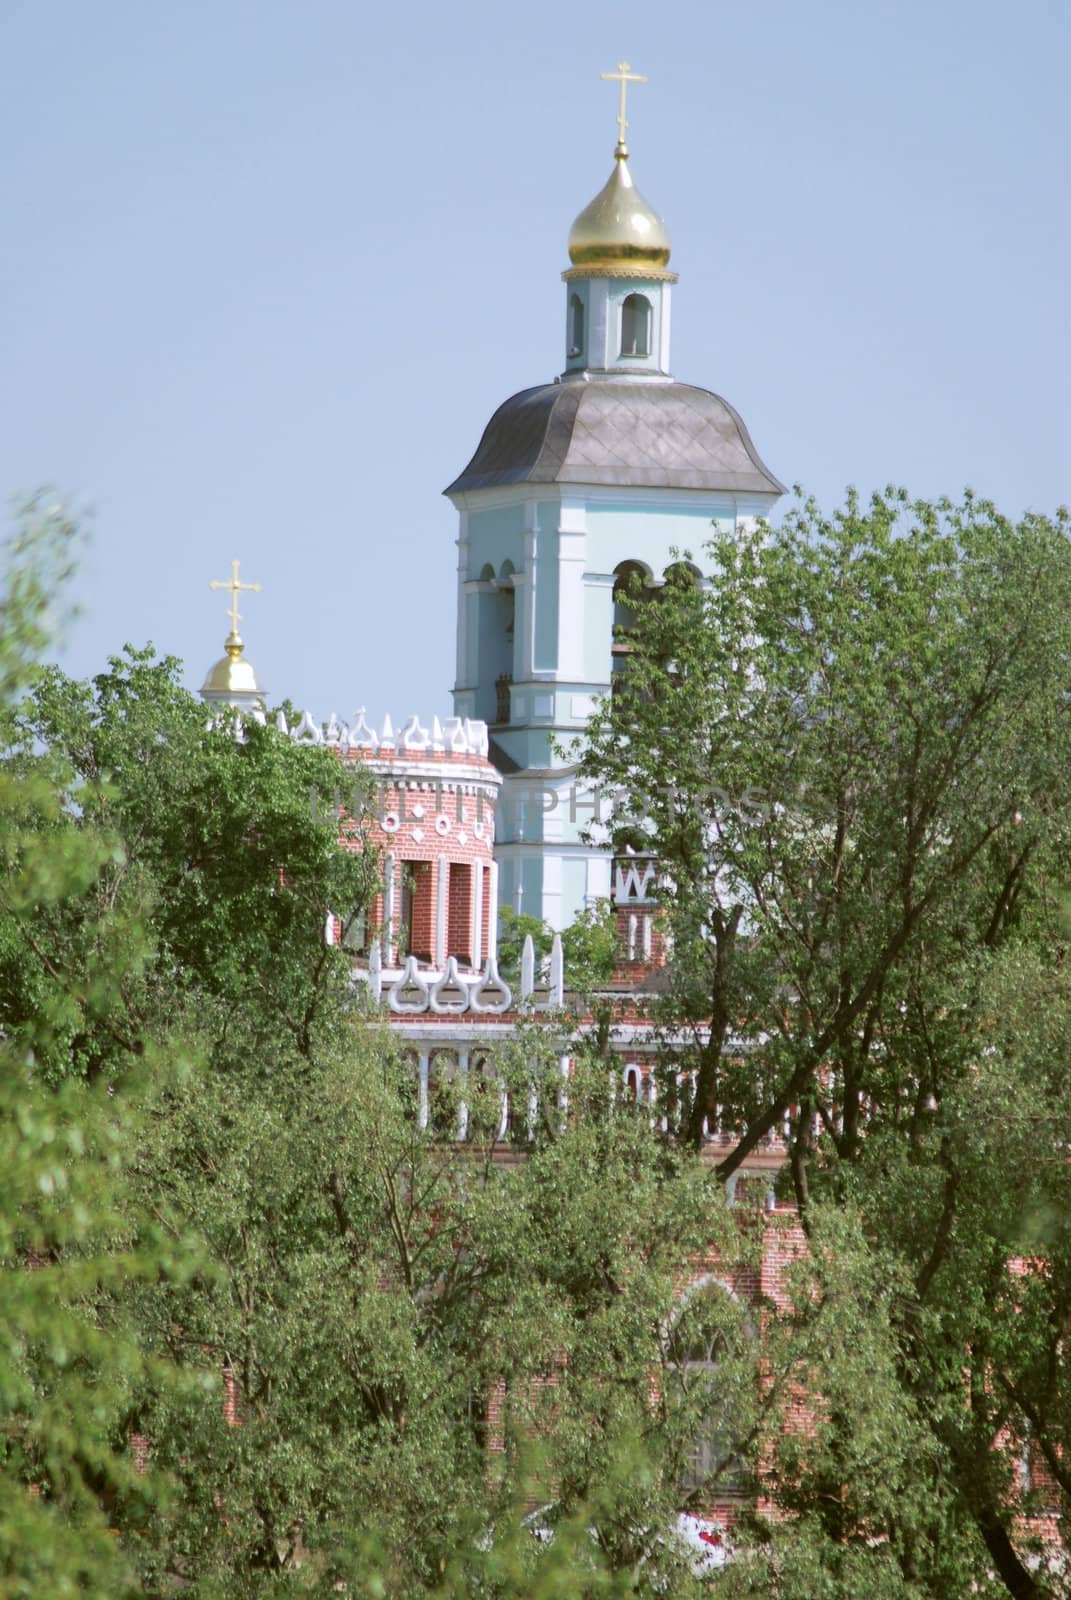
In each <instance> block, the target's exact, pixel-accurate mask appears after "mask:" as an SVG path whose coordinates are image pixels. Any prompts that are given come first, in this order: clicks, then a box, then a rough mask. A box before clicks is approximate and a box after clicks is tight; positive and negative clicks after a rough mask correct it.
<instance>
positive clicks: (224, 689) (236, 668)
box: [201, 633, 261, 694]
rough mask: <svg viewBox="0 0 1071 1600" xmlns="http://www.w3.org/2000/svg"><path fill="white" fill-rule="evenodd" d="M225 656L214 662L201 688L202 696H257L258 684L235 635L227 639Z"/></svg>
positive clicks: (240, 642) (239, 640)
mask: <svg viewBox="0 0 1071 1600" xmlns="http://www.w3.org/2000/svg"><path fill="white" fill-rule="evenodd" d="M226 649H227V654H226V655H225V656H223V658H222V659H221V660H219V661H217V662H216V664H215V666H214V667H213V668H212V670H211V671H210V672H209V674H208V677H207V678H206V679H205V681H204V683H203V684H202V686H201V693H202V694H259V693H260V692H261V691H260V684H259V683H258V682H257V675H256V673H255V672H254V671H253V667H252V663H251V662H249V661H247V660H246V659H245V657H244V656H243V655H242V641H241V639H239V637H238V635H237V634H236V633H232V634H230V635H229V636H228V638H227V645H226Z"/></svg>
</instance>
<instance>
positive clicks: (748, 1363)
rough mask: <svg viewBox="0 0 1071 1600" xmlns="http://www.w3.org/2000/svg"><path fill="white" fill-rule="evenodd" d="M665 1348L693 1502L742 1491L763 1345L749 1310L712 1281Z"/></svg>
mask: <svg viewBox="0 0 1071 1600" xmlns="http://www.w3.org/2000/svg"><path fill="white" fill-rule="evenodd" d="M665 1349H666V1358H667V1359H666V1369H667V1376H668V1377H669V1378H670V1384H671V1386H670V1390H669V1392H668V1393H667V1396H666V1399H667V1403H668V1407H669V1410H670V1412H671V1413H672V1415H673V1418H674V1420H675V1422H676V1424H677V1434H678V1439H679V1441H680V1444H679V1448H680V1460H681V1490H682V1492H683V1495H684V1497H685V1499H686V1500H687V1499H689V1498H690V1497H694V1498H695V1499H696V1500H710V1499H712V1498H713V1497H714V1496H715V1495H717V1494H726V1493H728V1494H733V1493H740V1492H741V1491H742V1490H744V1489H745V1488H746V1486H747V1484H746V1471H745V1464H744V1461H743V1459H742V1458H741V1455H740V1447H741V1444H742V1442H743V1441H744V1440H745V1439H746V1438H747V1437H748V1434H749V1433H750V1430H751V1422H752V1418H751V1415H750V1412H751V1408H752V1402H753V1399H754V1397H755V1395H756V1394H757V1385H758V1363H757V1352H758V1346H757V1341H756V1338H755V1329H754V1327H753V1325H752V1323H751V1322H750V1320H749V1319H748V1317H747V1315H746V1312H745V1308H744V1307H743V1306H742V1305H741V1303H740V1301H739V1300H738V1299H737V1298H736V1296H735V1295H734V1294H733V1293H732V1292H731V1290H729V1289H728V1288H726V1287H725V1286H724V1285H723V1284H720V1283H717V1282H715V1281H714V1280H712V1279H707V1280H706V1281H705V1282H703V1283H701V1284H699V1285H698V1286H697V1287H696V1288H695V1289H694V1290H693V1291H692V1293H691V1294H690V1295H689V1297H688V1298H687V1299H686V1301H685V1303H684V1305H683V1306H682V1308H681V1311H680V1313H679V1315H678V1316H677V1319H676V1321H675V1322H674V1324H673V1326H672V1327H671V1328H670V1329H669V1332H668V1335H667V1337H666V1343H665Z"/></svg>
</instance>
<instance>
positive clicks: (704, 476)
mask: <svg viewBox="0 0 1071 1600" xmlns="http://www.w3.org/2000/svg"><path fill="white" fill-rule="evenodd" d="M506 483H591V484H619V485H624V486H628V487H636V488H639V487H646V488H687V489H729V490H738V491H744V492H746V491H748V490H752V491H758V492H759V493H766V494H769V493H771V492H772V493H775V494H779V493H781V492H782V490H783V485H782V484H780V483H778V481H777V479H776V478H775V477H774V476H773V475H772V473H770V472H769V471H768V470H767V468H766V467H765V466H764V465H763V463H762V461H761V460H760V459H759V456H758V454H757V453H756V451H755V447H754V445H753V444H752V443H751V439H750V437H749V436H748V432H747V429H746V428H745V427H744V424H743V422H742V421H741V419H740V417H739V416H738V415H737V413H736V412H735V411H734V410H733V408H732V407H731V406H730V405H728V404H727V403H726V402H725V401H724V400H722V399H721V398H720V396H718V395H716V394H712V393H711V392H710V391H709V390H707V389H696V388H692V387H691V386H690V385H688V384H682V383H664V382H654V383H643V382H637V383H620V382H614V381H612V380H611V381H600V380H598V379H594V380H590V381H587V382H582V381H579V380H573V381H569V382H565V383H554V384H545V385H543V386H542V387H541V388H537V389H526V390H523V391H522V392H521V393H520V394H517V395H514V396H513V397H512V399H510V400H507V401H506V402H505V404H504V405H502V406H500V407H499V409H498V410H497V411H496V412H495V414H494V416H493V417H492V418H491V421H490V422H489V423H488V425H487V428H486V430H485V431H484V436H483V438H482V439H481V441H480V445H479V448H478V449H477V451H476V454H475V455H474V456H473V458H472V460H471V462H470V463H469V465H468V466H467V467H466V469H465V471H464V472H463V473H462V474H461V476H460V477H459V478H458V479H457V480H456V481H455V482H454V483H452V484H451V485H450V488H449V489H448V490H447V493H448V494H450V493H455V492H458V491H461V490H466V489H480V488H489V487H492V486H494V485H496V484H506Z"/></svg>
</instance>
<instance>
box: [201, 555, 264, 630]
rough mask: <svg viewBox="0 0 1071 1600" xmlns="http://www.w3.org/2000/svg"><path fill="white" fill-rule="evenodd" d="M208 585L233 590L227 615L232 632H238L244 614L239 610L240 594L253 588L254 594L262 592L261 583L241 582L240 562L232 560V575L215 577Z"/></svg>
mask: <svg viewBox="0 0 1071 1600" xmlns="http://www.w3.org/2000/svg"><path fill="white" fill-rule="evenodd" d="M208 587H209V588H210V589H229V590H230V591H231V608H230V610H229V611H228V612H227V615H228V617H230V619H231V632H232V633H237V632H238V624H239V623H240V622H241V620H242V614H241V612H240V611H239V610H238V595H239V594H240V593H241V592H242V591H244V590H251V591H252V592H253V593H254V594H259V593H260V584H259V583H239V582H238V563H237V561H232V562H231V575H230V577H229V578H226V579H222V578H213V579H212V581H211V583H210V584H209V585H208Z"/></svg>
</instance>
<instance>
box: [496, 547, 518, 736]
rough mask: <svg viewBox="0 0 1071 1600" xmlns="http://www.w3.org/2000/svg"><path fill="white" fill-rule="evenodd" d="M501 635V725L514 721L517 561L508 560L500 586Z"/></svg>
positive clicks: (498, 677)
mask: <svg viewBox="0 0 1071 1600" xmlns="http://www.w3.org/2000/svg"><path fill="white" fill-rule="evenodd" d="M496 588H497V590H498V593H497V595H496V600H497V617H496V621H497V634H498V645H497V650H496V655H497V659H498V661H499V664H500V669H499V671H498V672H496V674H495V714H494V720H495V722H498V723H503V722H508V721H509V719H510V694H509V692H510V686H511V685H512V683H513V634H514V627H515V623H516V613H517V591H516V590H515V589H514V587H513V562H512V561H504V562H503V563H502V567H501V570H500V572H499V574H498V580H497V584H496Z"/></svg>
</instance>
